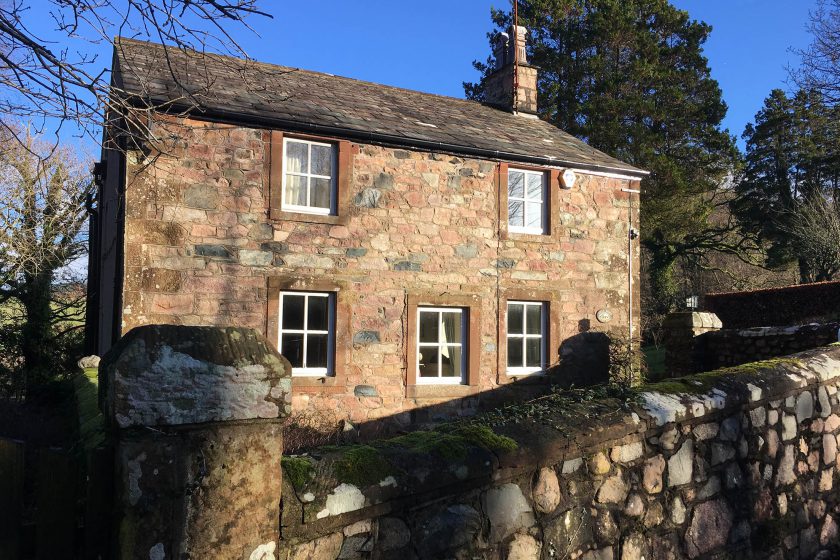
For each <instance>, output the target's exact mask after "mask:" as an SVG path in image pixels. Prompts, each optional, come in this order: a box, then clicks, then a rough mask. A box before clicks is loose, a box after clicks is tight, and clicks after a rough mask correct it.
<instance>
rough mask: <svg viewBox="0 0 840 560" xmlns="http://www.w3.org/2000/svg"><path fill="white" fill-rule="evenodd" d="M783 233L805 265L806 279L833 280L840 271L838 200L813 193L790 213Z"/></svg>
mask: <svg viewBox="0 0 840 560" xmlns="http://www.w3.org/2000/svg"><path fill="white" fill-rule="evenodd" d="M785 230H786V232H787V233H788V234H789V235H790V236H791V237H792V238H793V241H794V247H795V248H796V251H797V253H798V254H799V255H800V257H801V259H802V260H803V261H804V262H805V263H806V265H807V278H806V279H807V280H808V281H810V282H821V281H825V280H833V279H834V278H835V277H837V276H838V274H840V201H833V200H831V199H830V198H827V197H824V196H820V195H817V196H814V197H812V198H810V199H807V200H805V201H803V202H802V203H800V204H799V205H798V207H797V208H796V209H795V210H794V211H792V212H791V216H790V220H789V221H788V225H786V226H785Z"/></svg>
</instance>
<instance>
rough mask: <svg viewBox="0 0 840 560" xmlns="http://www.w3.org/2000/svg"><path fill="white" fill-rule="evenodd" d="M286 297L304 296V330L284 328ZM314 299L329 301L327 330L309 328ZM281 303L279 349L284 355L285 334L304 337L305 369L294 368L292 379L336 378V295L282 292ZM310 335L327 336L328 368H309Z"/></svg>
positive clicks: (297, 291) (278, 335)
mask: <svg viewBox="0 0 840 560" xmlns="http://www.w3.org/2000/svg"><path fill="white" fill-rule="evenodd" d="M286 296H297V297H300V296H303V297H304V305H303V329H284V328H283V302H284V299H285V297H286ZM312 297H319V298H325V299H326V300H327V330H326V331H324V330H313V329H308V328H307V326H308V325H307V323H308V322H309V313H308V310H309V300H310V298H312ZM278 298H279V301H278V303H277V306H278V317H277V349H278V350H279V351H280V352H281V353H282V349H283V334H284V333H289V334H302V335H303V363H304V365H303V367H294V366H293V367H292V377H334V376H335V334H336V333H335V323H336V322H335V315H336V303H335V294H334V293H332V292H316V291H299V290H281V291H280V292H279V293H278ZM309 334H320V335H323V334H326V335H327V365H326V367H307V365H306V359H307V352H306V350H307V345H308V338H309Z"/></svg>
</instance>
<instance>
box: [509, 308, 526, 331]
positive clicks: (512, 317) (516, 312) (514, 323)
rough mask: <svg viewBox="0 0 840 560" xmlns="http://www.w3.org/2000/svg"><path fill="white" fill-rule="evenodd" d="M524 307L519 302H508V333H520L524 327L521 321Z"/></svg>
mask: <svg viewBox="0 0 840 560" xmlns="http://www.w3.org/2000/svg"><path fill="white" fill-rule="evenodd" d="M524 307H525V306H524V305H522V304H521V303H509V304H508V316H507V332H508V333H509V334H522V330H523V329H524V328H525V325H524V324H523V322H522V313H523V308H524Z"/></svg>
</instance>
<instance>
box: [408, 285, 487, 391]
mask: <svg viewBox="0 0 840 560" xmlns="http://www.w3.org/2000/svg"><path fill="white" fill-rule="evenodd" d="M420 307H459V308H461V309H463V310H464V311H465V312H466V315H465V316H463V317H464V319H465V321H463V322H462V325H464V326H465V327H466V330H467V338H466V339H465V340H466V343H467V351H466V354H465V356H466V369H465V370H464V371H465V376H464V379H463V381H462V383H460V384H454V383H445V384H438V383H434V384H433V383H423V382H420V381H419V380H418V377H419V371H418V367H417V365H418V360H417V349H418V346H417V339H418V337H419V334H420V333H419V332H418V322H417V316H418V315H417V309H418V308H420ZM481 307H482V298H481V296H479V295H477V294H463V293H458V294H453V293H449V292H444V293H441V292H425V291H423V292H408V293H407V294H406V310H405V316H404V317H405V318H404V320H405V323H404V325H405V331H406V335H405V341H404V344H403V351H404V355H403V359H404V360H405V361H404V364H405V371H406V379H405V393H406V397H407V398H410V399H418V401H419V402H422V401H423V399H427V398H428V399H439V398H455V397H464V396H467V395H473V394H476V393H478V390H479V377H480V364H481V356H482V348H481V328H482V327H481V326H482V323H481Z"/></svg>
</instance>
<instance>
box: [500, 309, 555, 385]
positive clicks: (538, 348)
mask: <svg viewBox="0 0 840 560" xmlns="http://www.w3.org/2000/svg"><path fill="white" fill-rule="evenodd" d="M545 323H546V318H545V304H544V303H542V302H535V301H509V302H508V306H507V373H508V375H525V374H529V373H534V372H537V371H541V370H543V369H545V362H546V340H545V338H546V337H545V333H546V328H545Z"/></svg>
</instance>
